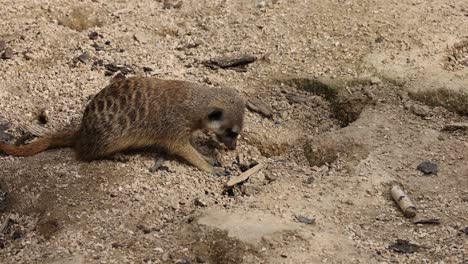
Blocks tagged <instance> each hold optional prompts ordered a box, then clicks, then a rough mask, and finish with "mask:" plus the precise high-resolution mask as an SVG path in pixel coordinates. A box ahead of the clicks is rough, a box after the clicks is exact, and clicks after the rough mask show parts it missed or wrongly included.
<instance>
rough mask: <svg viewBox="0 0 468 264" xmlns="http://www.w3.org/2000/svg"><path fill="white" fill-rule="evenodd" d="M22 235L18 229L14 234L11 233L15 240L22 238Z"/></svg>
mask: <svg viewBox="0 0 468 264" xmlns="http://www.w3.org/2000/svg"><path fill="white" fill-rule="evenodd" d="M22 236H23V233H21V232H20V231H19V230H16V231H15V232H13V234H12V235H11V238H12V239H13V240H16V239H20V238H21V237H22Z"/></svg>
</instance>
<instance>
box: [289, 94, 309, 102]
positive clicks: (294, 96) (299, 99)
mask: <svg viewBox="0 0 468 264" xmlns="http://www.w3.org/2000/svg"><path fill="white" fill-rule="evenodd" d="M286 99H288V101H289V102H290V103H298V104H301V103H305V102H307V98H305V97H304V96H300V95H297V94H288V95H286Z"/></svg>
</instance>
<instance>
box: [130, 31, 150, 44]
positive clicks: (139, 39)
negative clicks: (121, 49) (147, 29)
mask: <svg viewBox="0 0 468 264" xmlns="http://www.w3.org/2000/svg"><path fill="white" fill-rule="evenodd" d="M133 39H135V40H136V41H137V42H139V43H141V44H145V43H147V41H148V39H147V38H146V36H145V34H144V33H142V32H137V33H135V34H133Z"/></svg>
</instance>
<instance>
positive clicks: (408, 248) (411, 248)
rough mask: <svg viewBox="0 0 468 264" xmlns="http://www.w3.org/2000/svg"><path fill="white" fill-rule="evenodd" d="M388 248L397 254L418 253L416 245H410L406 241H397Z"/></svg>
mask: <svg viewBox="0 0 468 264" xmlns="http://www.w3.org/2000/svg"><path fill="white" fill-rule="evenodd" d="M388 248H389V249H392V250H393V251H395V252H397V253H402V254H412V253H414V252H416V251H418V249H419V246H418V245H416V244H413V243H410V242H409V241H408V240H403V239H397V241H396V242H395V243H393V244H391V245H390V246H389V247H388Z"/></svg>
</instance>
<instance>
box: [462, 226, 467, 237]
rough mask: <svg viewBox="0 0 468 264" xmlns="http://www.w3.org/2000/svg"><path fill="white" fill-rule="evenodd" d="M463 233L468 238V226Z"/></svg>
mask: <svg viewBox="0 0 468 264" xmlns="http://www.w3.org/2000/svg"><path fill="white" fill-rule="evenodd" d="M462 233H464V234H465V235H467V236H468V226H467V227H465V228H463V229H462Z"/></svg>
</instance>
